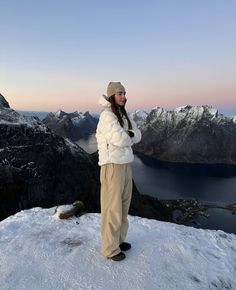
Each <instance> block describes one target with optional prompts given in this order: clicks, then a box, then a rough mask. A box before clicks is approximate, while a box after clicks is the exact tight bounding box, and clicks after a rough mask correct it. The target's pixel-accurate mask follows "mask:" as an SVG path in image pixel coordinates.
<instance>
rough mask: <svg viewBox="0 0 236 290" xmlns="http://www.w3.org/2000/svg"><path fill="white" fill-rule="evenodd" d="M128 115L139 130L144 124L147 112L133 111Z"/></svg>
mask: <svg viewBox="0 0 236 290" xmlns="http://www.w3.org/2000/svg"><path fill="white" fill-rule="evenodd" d="M130 115H131V117H132V118H133V119H134V121H135V122H136V123H137V126H138V127H139V128H141V126H143V125H144V124H145V123H146V118H147V116H148V112H146V111H145V110H135V111H134V112H132V113H130Z"/></svg>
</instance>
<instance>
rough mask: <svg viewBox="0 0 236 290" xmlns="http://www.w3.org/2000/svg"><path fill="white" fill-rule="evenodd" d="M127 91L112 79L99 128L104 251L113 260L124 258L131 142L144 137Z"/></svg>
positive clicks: (103, 253)
mask: <svg viewBox="0 0 236 290" xmlns="http://www.w3.org/2000/svg"><path fill="white" fill-rule="evenodd" d="M125 95H126V91H125V88H124V86H123V85H122V84H121V83H120V82H110V83H109V84H108V87H107V96H105V95H102V96H101V97H100V99H99V104H100V105H101V106H102V107H103V110H102V112H101V113H100V117H99V122H98V125H97V129H96V139H97V145H98V157H99V162H98V165H99V166H101V167H100V182H101V198H100V200H101V238H102V246H101V253H102V255H104V256H105V257H107V258H110V259H112V260H114V261H120V260H123V259H124V258H125V254H124V253H123V252H122V251H126V250H129V249H130V248H131V244H130V243H127V242H125V241H124V240H125V238H126V235H127V231H128V226H129V224H128V212H129V207H130V202H131V197H132V185H133V183H132V168H131V162H132V161H133V160H134V155H133V150H132V147H131V146H132V145H133V144H134V143H138V142H140V140H141V131H140V130H139V129H138V127H137V124H136V123H135V121H134V120H133V119H132V118H131V116H130V115H129V114H127V112H126V110H125V104H126V101H127V99H126V97H125Z"/></svg>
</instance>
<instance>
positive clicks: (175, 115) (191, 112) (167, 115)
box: [147, 105, 236, 124]
mask: <svg viewBox="0 0 236 290" xmlns="http://www.w3.org/2000/svg"><path fill="white" fill-rule="evenodd" d="M204 117H206V118H208V119H209V120H213V121H214V122H217V123H220V122H228V121H230V120H232V121H233V122H235V121H236V119H233V118H232V117H231V118H230V117H227V116H224V115H223V114H221V113H219V112H218V109H216V108H214V107H212V106H209V105H199V106H191V105H183V106H180V107H177V108H175V109H173V110H166V109H164V108H161V107H158V106H156V107H154V108H153V109H152V110H151V112H150V113H149V115H148V116H147V120H148V122H150V123H154V122H156V121H157V119H159V120H160V119H162V120H163V121H164V122H173V121H174V123H175V124H177V123H178V122H179V121H181V120H183V119H187V120H188V121H189V122H190V123H194V122H198V121H199V120H201V119H202V118H204ZM235 117H236V116H235Z"/></svg>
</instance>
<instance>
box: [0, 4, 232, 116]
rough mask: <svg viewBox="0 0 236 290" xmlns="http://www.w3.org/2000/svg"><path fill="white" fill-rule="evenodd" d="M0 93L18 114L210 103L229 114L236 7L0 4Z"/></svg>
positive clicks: (226, 5)
mask: <svg viewBox="0 0 236 290" xmlns="http://www.w3.org/2000/svg"><path fill="white" fill-rule="evenodd" d="M0 11H1V17H0V36H1V42H0V93H1V94H3V95H4V96H5V97H6V99H7V100H8V102H9V103H10V106H11V107H12V108H14V109H16V110H34V111H56V110H58V109H59V108H60V109H62V110H65V111H67V112H71V111H75V110H78V111H86V110H88V111H90V112H99V111H100V106H99V104H98V99H99V97H100V96H101V95H102V94H103V93H104V94H106V89H107V85H108V83H109V81H120V82H121V83H122V84H123V85H124V86H125V88H126V91H127V99H128V101H127V104H126V109H127V110H128V111H132V110H134V109H141V108H143V109H147V110H150V109H151V108H153V107H155V106H160V107H163V108H166V109H172V108H175V107H179V106H183V105H186V104H189V105H204V104H207V105H211V106H213V107H216V108H218V109H219V111H221V112H223V113H230V114H231V113H232V114H235V115H236V17H235V12H236V1H234V0H222V1H219V0H162V1H158V0H155V1H152V0H147V1H139V0H136V1H133V0H126V1H124V0H120V1H112V0H110V1H105V0H100V1H96V0H94V1H91V0H86V1H80V0H67V1H66V0H64V1H61V0H41V1H34V0H28V1H26V0H20V1H19V0H5V1H4V0H0Z"/></svg>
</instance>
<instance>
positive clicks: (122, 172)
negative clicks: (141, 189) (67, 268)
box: [100, 163, 133, 257]
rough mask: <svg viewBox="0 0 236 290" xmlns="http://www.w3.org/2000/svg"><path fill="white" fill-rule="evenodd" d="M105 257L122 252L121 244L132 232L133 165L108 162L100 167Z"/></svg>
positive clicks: (102, 237)
mask: <svg viewBox="0 0 236 290" xmlns="http://www.w3.org/2000/svg"><path fill="white" fill-rule="evenodd" d="M100 182H101V195H100V201H101V254H102V255H104V256H105V257H112V256H114V255H116V254H118V253H120V252H121V249H120V248H119V244H121V243H122V242H124V240H125V238H126V235H127V232H128V227H129V223H128V218H127V217H128V212H129V207H130V203H131V198H132V185H133V184H132V168H131V163H124V164H117V163H107V164H103V165H101V168H100Z"/></svg>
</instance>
